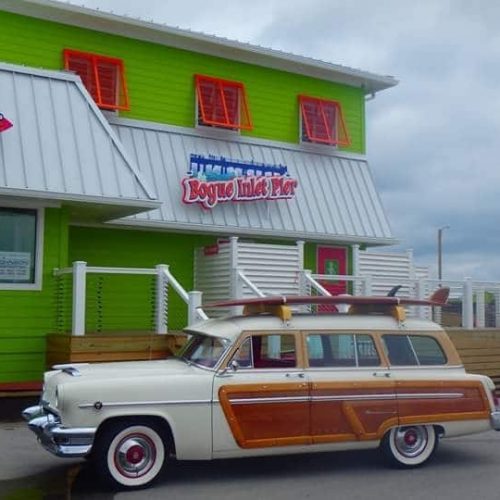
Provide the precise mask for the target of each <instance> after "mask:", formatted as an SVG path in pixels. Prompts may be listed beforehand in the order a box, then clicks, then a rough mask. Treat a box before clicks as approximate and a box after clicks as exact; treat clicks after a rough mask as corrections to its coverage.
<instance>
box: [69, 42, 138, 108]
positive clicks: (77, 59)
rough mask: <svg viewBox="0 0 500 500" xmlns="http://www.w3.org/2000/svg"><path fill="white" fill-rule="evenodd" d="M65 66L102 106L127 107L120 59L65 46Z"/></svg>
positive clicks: (123, 72)
mask: <svg viewBox="0 0 500 500" xmlns="http://www.w3.org/2000/svg"><path fill="white" fill-rule="evenodd" d="M63 56H64V67H65V69H67V70H69V71H74V72H75V73H76V74H77V75H79V76H80V78H81V79H82V82H83V84H84V85H85V88H86V89H87V90H88V91H89V93H90V95H91V96H92V98H93V99H94V101H95V102H96V104H97V105H98V106H99V107H100V108H102V109H118V110H122V111H128V110H129V109H130V105H129V100H128V92H127V85H126V83H125V66H124V64H123V61H122V60H121V59H116V58H113V57H107V56H101V55H97V54H89V53H87V52H80V51H78V50H71V49H64V51H63Z"/></svg>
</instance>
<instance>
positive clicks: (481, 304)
mask: <svg viewBox="0 0 500 500" xmlns="http://www.w3.org/2000/svg"><path fill="white" fill-rule="evenodd" d="M485 303H486V301H485V290H484V289H483V288H480V289H478V290H477V291H476V327H477V328H484V327H485V325H486V307H485Z"/></svg>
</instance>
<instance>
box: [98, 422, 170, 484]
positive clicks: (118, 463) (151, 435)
mask: <svg viewBox="0 0 500 500" xmlns="http://www.w3.org/2000/svg"><path fill="white" fill-rule="evenodd" d="M162 434H163V433H162V432H161V430H160V429H159V428H158V427H157V426H155V425H154V424H151V423H147V424H141V423H130V422H119V423H116V424H114V425H113V426H109V427H107V428H106V429H104V431H103V432H102V434H101V435H100V437H99V440H98V442H97V443H96V444H97V447H96V450H95V463H96V465H97V472H98V473H99V474H100V475H101V477H102V478H103V479H104V481H105V482H106V483H108V484H109V485H110V486H112V487H114V488H120V489H125V488H128V489H134V488H144V487H146V486H148V485H149V484H151V482H152V481H154V480H155V479H156V478H157V476H158V474H159V473H160V472H161V470H162V468H163V466H164V464H165V461H166V457H167V446H166V440H165V439H164V438H163V437H162Z"/></svg>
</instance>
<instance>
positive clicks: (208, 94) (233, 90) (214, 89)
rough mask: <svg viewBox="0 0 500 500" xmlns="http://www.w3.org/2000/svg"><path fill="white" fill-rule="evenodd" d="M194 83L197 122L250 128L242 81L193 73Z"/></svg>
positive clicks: (243, 128)
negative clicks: (196, 99)
mask: <svg viewBox="0 0 500 500" xmlns="http://www.w3.org/2000/svg"><path fill="white" fill-rule="evenodd" d="M195 85H196V95H197V97H198V120H199V123H201V124H202V125H213V126H216V127H224V128H231V129H240V130H252V128H253V125H252V120H251V118H250V112H249V109H248V102H247V98H246V93H245V87H244V85H243V84H242V83H239V82H232V81H229V80H222V79H220V78H212V77H210V76H203V75H195Z"/></svg>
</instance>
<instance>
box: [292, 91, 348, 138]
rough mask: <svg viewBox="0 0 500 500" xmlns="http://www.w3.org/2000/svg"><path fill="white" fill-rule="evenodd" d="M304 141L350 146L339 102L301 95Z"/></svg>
mask: <svg viewBox="0 0 500 500" xmlns="http://www.w3.org/2000/svg"><path fill="white" fill-rule="evenodd" d="M299 104H300V113H301V116H302V139H303V140H305V141H308V142H318V143H322V144H330V145H334V146H349V145H350V144H351V140H350V138H349V134H348V132H347V127H346V125H345V121H344V116H343V114H342V107H341V105H340V103H339V102H337V101H330V100H327V99H318V98H317V97H309V96H305V95H299Z"/></svg>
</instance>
